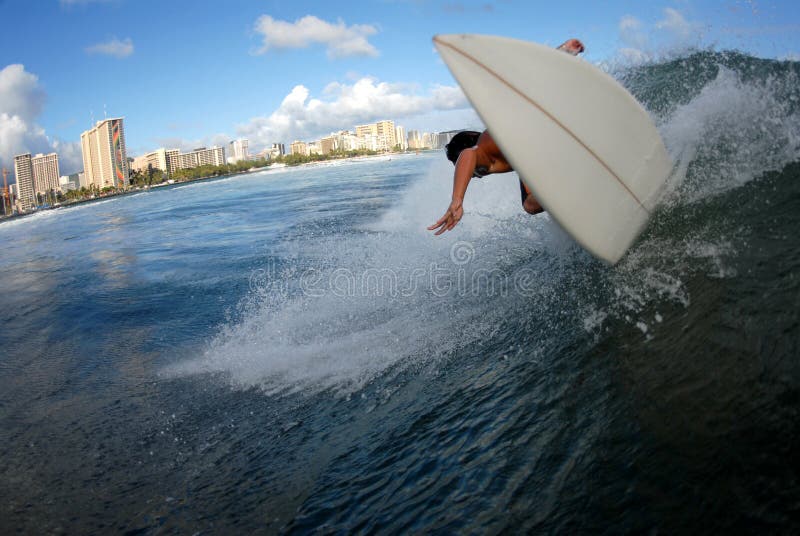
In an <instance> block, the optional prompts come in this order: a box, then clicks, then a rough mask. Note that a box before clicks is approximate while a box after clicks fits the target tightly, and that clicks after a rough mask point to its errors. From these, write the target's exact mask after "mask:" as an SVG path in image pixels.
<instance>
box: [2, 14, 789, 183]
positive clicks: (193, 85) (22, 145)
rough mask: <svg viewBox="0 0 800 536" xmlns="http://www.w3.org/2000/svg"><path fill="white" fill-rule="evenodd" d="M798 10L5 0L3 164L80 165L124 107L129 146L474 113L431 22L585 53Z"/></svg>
mask: <svg viewBox="0 0 800 536" xmlns="http://www.w3.org/2000/svg"><path fill="white" fill-rule="evenodd" d="M156 8H157V9H156ZM799 11H800V8H798V7H797V6H796V5H795V4H794V3H792V2H788V1H771V2H766V1H757V2H756V1H750V2H747V1H739V0H732V1H718V2H709V1H705V2H699V1H691V0H682V1H664V2H660V3H656V4H646V5H643V4H642V3H638V2H633V1H627V0H615V1H612V2H608V3H605V4H604V5H603V6H596V5H586V6H581V8H580V10H578V11H576V10H575V9H574V7H573V6H571V5H564V6H555V5H549V4H536V3H529V2H528V3H526V2H516V1H504V2H496V3H491V2H490V3H487V2H470V1H462V2H449V1H448V2H438V1H413V2H412V1H403V0H394V1H389V0H385V1H382V2H371V3H360V4H350V5H345V4H336V5H329V4H326V3H322V2H306V3H303V5H301V6H298V5H293V4H290V3H280V4H278V3H276V4H260V3H258V4H257V3H253V2H244V1H241V2H238V1H233V2H230V3H227V4H226V5H225V8H224V9H220V8H219V5H218V4H215V3H211V2H188V1H182V0H181V1H174V2H169V3H168V4H165V5H162V4H161V3H157V2H151V1H149V0H143V1H140V2H135V3H134V2H131V1H130V0H60V1H59V0H49V1H46V2H45V1H43V2H41V3H40V4H37V6H36V9H32V8H31V7H30V4H29V3H26V2H23V1H22V0H7V1H5V2H2V3H0V20H6V21H12V20H13V21H14V24H7V25H6V27H5V28H4V32H1V33H0V165H2V166H5V167H9V168H10V167H12V166H13V156H14V155H16V154H23V153H26V152H30V153H32V154H36V153H45V154H48V153H51V152H57V153H58V154H59V156H60V159H61V165H62V168H63V169H62V171H63V172H65V173H74V172H77V171H80V167H81V160H82V159H81V151H80V133H81V132H83V131H85V130H87V129H88V128H91V127H92V126H93V125H94V123H95V122H96V121H97V120H102V119H104V118H105V117H116V116H126V117H128V118H129V120H130V121H129V123H128V124H126V130H127V132H126V134H127V137H128V150H129V153H131V154H143V153H144V152H147V151H149V150H151V148H152V147H177V148H179V149H181V150H184V151H186V150H190V149H192V148H195V147H200V146H205V147H209V146H214V145H217V146H225V145H226V144H227V143H228V142H229V141H230V140H231V139H236V138H240V137H244V138H248V139H249V140H250V142H251V144H252V145H253V146H254V147H256V146H257V147H270V146H271V144H273V143H291V142H292V141H294V140H295V139H302V138H306V139H310V138H317V137H321V136H324V135H326V134H327V133H329V132H333V131H336V130H337V129H338V128H341V125H359V124H363V123H369V122H374V121H378V120H380V119H381V118H382V117H387V116H388V117H393V118H394V119H395V120H396V121H400V122H402V124H404V125H405V126H406V127H407V129H409V130H420V131H429V132H438V131H445V130H449V129H454V128H460V127H479V126H480V120H479V119H478V118H477V116H476V115H475V113H474V112H473V111H472V109H471V107H470V106H469V104H468V103H467V101H466V99H465V98H464V96H463V93H462V92H461V90H460V89H459V88H458V86H457V84H456V83H455V82H454V81H453V79H452V77H451V76H450V74H449V72H448V71H447V69H446V67H445V66H444V65H443V63H442V62H441V60H440V59H439V58H438V57H437V56H436V54H435V52H434V50H433V47H432V45H431V41H430V39H431V37H432V36H433V35H434V34H436V33H451V32H476V33H493V34H499V35H507V36H510V37H516V38H521V39H528V40H534V41H538V42H542V43H545V44H549V45H557V44H559V43H560V42H561V41H563V40H564V39H566V38H568V37H579V38H581V39H582V40H583V41H584V42H585V44H586V47H587V51H586V54H585V55H584V56H585V59H586V61H590V62H593V63H604V62H619V61H622V62H636V61H645V60H647V59H649V58H654V57H658V56H659V55H660V54H664V53H667V52H669V51H671V50H672V51H674V50H680V49H685V48H686V47H700V48H716V49H723V48H736V49H741V50H744V51H746V52H749V53H751V54H754V55H758V56H763V57H774V58H779V59H797V58H798V57H800V55H799V54H800V37H798V36H799V35H800V32H798V30H799V29H800V14H798V12H799ZM154 13H155V14H157V15H156V16H153V14H154ZM176 21H179V22H176ZM112 22H113V23H112ZM32 35H35V36H36V39H32V38H31V36H32Z"/></svg>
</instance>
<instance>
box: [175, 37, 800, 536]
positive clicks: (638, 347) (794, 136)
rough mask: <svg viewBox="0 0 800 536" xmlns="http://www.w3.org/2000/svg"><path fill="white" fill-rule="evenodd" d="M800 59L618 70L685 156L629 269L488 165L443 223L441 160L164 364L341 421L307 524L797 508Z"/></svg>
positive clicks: (738, 514)
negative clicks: (454, 219)
mask: <svg viewBox="0 0 800 536" xmlns="http://www.w3.org/2000/svg"><path fill="white" fill-rule="evenodd" d="M798 75H800V68H798V64H797V63H795V62H776V61H770V60H760V59H756V58H752V57H748V56H745V55H742V54H738V53H710V52H698V53H695V54H692V55H689V56H686V57H682V58H678V59H674V60H670V61H667V62H663V63H659V64H653V65H647V66H644V67H639V68H636V69H629V70H627V71H625V72H620V73H617V76H618V77H619V78H620V79H621V80H622V81H623V83H624V84H626V85H627V86H628V87H629V89H630V90H631V91H632V92H633V93H634V94H635V95H636V96H637V97H638V98H639V99H640V100H641V101H642V102H643V103H644V105H645V106H646V107H647V108H648V109H649V110H650V111H651V113H653V115H654V117H655V118H656V121H657V124H658V126H659V129H660V131H661V132H662V134H663V137H664V139H665V142H666V145H667V147H668V150H669V152H670V153H671V155H672V156H673V158H674V160H675V162H676V173H675V175H674V176H673V178H672V179H671V182H670V184H669V188H668V191H667V192H666V193H665V196H664V198H663V200H662V202H661V205H660V208H659V210H658V211H657V214H656V215H655V217H654V218H653V221H652V223H651V225H650V226H649V227H648V229H647V230H646V232H645V234H644V235H643V236H642V237H641V239H640V240H639V242H638V243H637V244H636V245H635V246H634V247H633V248H632V250H631V251H630V252H629V253H628V255H627V256H626V257H625V258H624V259H623V261H622V262H621V263H620V264H619V265H618V266H617V267H615V268H607V267H604V266H602V265H601V264H599V263H598V262H596V261H595V260H594V259H592V258H590V257H589V256H588V255H587V254H586V253H585V252H584V251H582V250H581V249H580V248H578V247H577V246H575V245H574V244H573V243H572V241H571V240H570V239H569V238H568V237H567V236H566V235H565V234H564V233H563V232H562V231H561V230H560V229H559V228H558V227H557V226H556V225H555V224H554V223H553V222H552V221H551V220H550V219H549V218H547V216H543V217H538V218H530V217H529V216H527V215H524V214H521V211H520V209H519V207H518V206H517V203H518V201H517V197H516V182H515V181H516V178H515V177H506V178H491V179H490V180H486V181H482V182H481V181H473V185H472V186H471V187H470V188H471V189H470V194H469V196H468V202H467V204H466V214H467V216H466V217H465V219H464V221H463V223H462V224H461V225H460V227H459V228H457V229H456V230H455V231H454V232H451V233H449V234H448V235H447V236H446V237H445V238H443V239H434V238H432V237H431V236H429V235H428V234H427V233H426V232H425V231H424V230H423V227H424V225H425V224H427V223H429V222H432V221H433V220H435V219H436V217H438V215H439V212H440V211H441V210H442V209H443V208H444V207H445V205H446V201H447V199H448V198H449V188H450V183H449V180H448V179H449V177H450V176H451V168H450V167H449V165H448V164H447V163H445V162H443V161H442V160H443V159H441V160H440V161H433V162H432V163H431V164H430V168H429V169H428V171H427V173H425V174H424V175H423V176H421V177H418V178H416V179H415V180H413V181H412V182H411V183H410V184H409V186H408V187H407V188H400V189H399V190H398V191H397V194H396V196H395V195H393V196H392V198H391V199H390V200H389V201H388V203H387V205H388V208H387V209H386V210H384V211H382V212H380V214H379V215H377V216H376V217H375V218H373V219H363V218H358V217H356V221H354V222H348V221H347V217H342V218H341V219H335V220H327V219H324V220H322V221H324V222H325V223H320V221H319V220H317V221H316V223H315V224H314V225H313V226H312V227H310V228H309V227H301V228H297V229H294V230H293V232H292V233H289V234H288V235H287V236H286V237H285V238H284V240H283V241H282V242H280V244H279V245H278V246H276V247H277V250H276V251H271V252H270V260H269V266H267V267H265V269H264V270H263V271H262V272H260V273H259V274H258V276H257V277H256V280H257V281H256V282H255V288H254V290H253V293H252V294H251V295H250V296H249V297H248V300H247V303H246V306H245V307H244V308H243V312H242V316H241V318H239V319H238V320H236V321H234V322H231V323H229V324H226V325H225V326H223V328H222V330H221V332H220V333H219V334H218V335H217V336H216V337H215V338H214V339H213V340H212V341H211V343H210V344H209V346H208V348H207V349H206V350H205V351H204V352H203V354H202V355H201V356H199V357H198V358H196V359H192V360H188V361H183V362H181V363H180V364H178V365H177V366H175V367H173V368H171V369H170V370H169V374H173V375H178V376H181V375H193V374H197V373H214V374H218V375H221V376H220V377H222V378H224V379H225V381H227V382H229V383H230V385H232V386H234V387H236V388H238V389H245V390H249V389H253V388H255V389H257V390H259V391H260V392H263V393H265V394H267V395H270V396H278V397H291V396H296V395H300V396H302V397H304V398H311V399H314V400H326V401H327V402H320V404H331V405H332V406H333V407H334V408H337V409H335V410H330V413H328V412H323V413H325V414H326V415H328V416H331V415H333V414H338V413H339V412H344V413H345V414H348V415H351V418H352V419H353V423H351V424H341V425H340V426H336V425H334V426H333V428H334V429H335V430H336V434H343V435H350V434H352V433H354V431H356V432H355V436H356V437H355V438H351V439H346V440H345V439H340V441H339V442H340V445H339V448H338V449H336V455H335V456H334V457H333V459H331V460H330V461H327V462H326V464H327V465H326V466H325V468H324V469H322V470H321V472H320V474H319V481H318V484H317V485H316V486H315V487H314V490H313V492H312V493H311V494H310V495H309V497H308V498H307V499H306V500H305V501H304V502H303V504H302V506H301V509H300V515H298V516H297V517H295V518H294V520H293V521H292V522H291V523H290V524H289V525H288V527H289V528H290V529H292V530H297V531H299V532H302V531H305V530H307V529H310V528H312V527H317V526H320V525H322V526H325V527H329V528H331V529H332V530H336V529H352V528H358V529H366V530H375V529H384V528H388V529H390V530H406V529H414V528H423V527H441V528H443V529H446V530H464V529H467V530H470V529H472V530H476V529H477V530H499V529H515V530H516V529H520V528H522V529H526V530H547V531H551V530H552V531H561V530H574V529H581V530H586V529H592V528H597V527H600V526H604V522H611V520H614V521H613V522H614V523H617V522H619V523H621V525H622V526H623V527H625V528H626V529H630V530H642V529H652V528H655V529H658V528H664V529H667V530H668V531H671V530H672V529H678V530H680V529H683V530H686V529H691V528H697V527H700V526H705V525H704V523H706V522H707V517H706V516H707V514H708V512H713V513H714V515H713V517H714V519H715V521H714V523H715V524H716V527H718V528H720V529H722V528H726V527H734V526H740V523H742V522H744V523H745V524H746V525H747V526H750V527H752V528H762V527H771V526H773V525H772V523H773V522H774V523H776V525H774V526H777V527H781V526H782V525H781V524H782V523H784V522H789V520H790V519H793V521H792V522H791V523H796V522H797V518H796V517H794V518H791V515H790V512H791V508H792V507H791V504H792V501H795V500H796V499H797V498H798V497H797V492H796V488H792V487H791V485H790V482H792V480H791V479H792V478H794V476H796V475H797V473H796V471H795V469H796V466H794V469H791V470H789V468H788V467H787V464H788V463H789V462H788V460H787V458H786V456H785V455H786V451H785V448H784V447H782V446H780V445H787V444H789V443H787V442H790V441H791V438H796V434H797V431H798V428H797V422H798V421H797V420H796V419H794V418H793V417H792V416H793V415H796V410H797V405H796V404H797V400H798V398H797V395H798V390H797V388H798V379H799V377H798V371H799V370H800V369H798V365H797V355H798V352H797V345H798V310H799V309H798V307H797V305H798V296H799V295H800V294H798V280H797V275H796V274H799V273H800V270H798V268H800V264H799V263H800V260H799V259H800V257H798V251H800V250H799V249H798V245H800V242H799V241H798V238H797V232H796V230H797V225H798V215H800V197H798V192H800V183H798V179H800V174H799V172H800V116H799V115H798V113H799V110H798V106H800V84H798V81H799V80H798ZM354 188H357V186H354ZM334 197H336V196H335V195H334ZM363 202H364V201H363V200H362V201H359V202H357V203H354V205H353V206H352V212H351V213H357V212H358V210H360V208H359V207H361V206H363V205H362V203H363ZM347 210H349V209H347ZM347 210H345V212H347ZM348 217H349V216H348ZM437 277H438V279H437V280H436V281H434V279H435V278H437ZM287 285H288V286H287ZM315 396H321V397H322V398H314V397H315ZM328 397H332V398H328ZM316 407H317V409H319V406H316ZM340 419H341V418H340ZM317 420H318V422H326V423H327V422H328V421H327V420H326V418H325V417H319V418H318V419H317ZM334 420H335V419H334ZM344 420H347V419H344ZM320 426H322V427H323V428H325V429H327V428H328V424H325V425H320ZM754 459H759V460H761V462H760V463H756V464H755V466H753V465H752V464H753V460H754ZM785 470H788V472H784V471H785ZM759 479H766V480H767V482H768V483H767V484H766V488H767V489H771V490H772V491H774V492H775V493H776V494H777V495H775V496H777V497H778V498H777V499H776V503H775V504H772V505H771V506H767V503H768V500H767V498H766V495H767V494H766V493H765V491H764V489H765V488H759V486H756V485H754V482H756V481H758V480H759ZM735 489H739V490H741V489H743V490H745V491H744V493H743V494H742V495H739V494H738V493H739V492H737V491H733V490H735ZM792 489H794V491H792ZM611 497H614V499H613V500H612V499H611ZM765 509H766V510H765ZM767 511H769V512H770V515H766V512H767ZM633 512H635V513H633ZM676 512H680V513H676ZM773 514H775V515H776V516H777V517H772V515H773ZM791 523H790V524H791ZM792 526H796V525H792Z"/></svg>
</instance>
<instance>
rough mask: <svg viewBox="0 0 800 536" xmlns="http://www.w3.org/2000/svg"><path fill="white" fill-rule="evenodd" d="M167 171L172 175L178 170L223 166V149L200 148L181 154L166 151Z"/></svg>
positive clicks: (171, 150) (174, 150) (173, 150)
mask: <svg viewBox="0 0 800 536" xmlns="http://www.w3.org/2000/svg"><path fill="white" fill-rule="evenodd" d="M165 155H166V156H165V158H166V166H167V170H168V171H169V172H170V173H172V172H173V171H177V170H179V169H192V168H196V167H200V166H224V165H225V149H224V148H222V147H211V148H208V149H206V148H205V147H200V148H199V149H195V150H194V151H190V152H188V153H181V152H179V151H178V150H177V149H170V150H167V151H166V153H165Z"/></svg>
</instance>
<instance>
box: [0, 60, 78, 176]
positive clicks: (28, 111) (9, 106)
mask: <svg viewBox="0 0 800 536" xmlns="http://www.w3.org/2000/svg"><path fill="white" fill-rule="evenodd" d="M45 98H46V95H45V93H44V91H43V90H42V88H41V87H40V86H39V79H38V77H37V76H36V75H35V74H32V73H29V72H27V71H26V70H25V67H24V66H22V65H18V64H15V65H8V66H6V67H5V68H3V69H2V70H0V166H3V167H6V168H9V169H11V170H13V169H14V156H15V155H18V154H21V153H26V152H30V153H34V154H35V153H39V152H52V151H53V150H57V152H59V153H61V152H62V151H63V152H64V154H63V155H62V154H59V162H60V167H61V171H62V172H64V173H71V172H74V171H78V170H80V169H81V168H82V167H83V164H82V162H81V158H80V147H79V145H78V144H77V143H76V144H65V143H63V142H60V141H59V140H54V141H51V140H50V139H49V138H48V137H47V134H46V133H45V131H44V129H43V128H42V127H40V126H39V125H37V124H36V122H35V121H36V119H37V118H38V117H39V115H40V114H41V112H42V109H43V107H44V101H45ZM75 145H78V148H77V155H78V157H77V158H76V157H75V154H76V152H75V149H76V148H75Z"/></svg>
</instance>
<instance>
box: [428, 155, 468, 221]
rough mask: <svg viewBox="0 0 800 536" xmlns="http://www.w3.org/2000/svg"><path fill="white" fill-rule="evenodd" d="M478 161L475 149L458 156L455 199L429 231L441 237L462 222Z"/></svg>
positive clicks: (454, 183) (453, 198)
mask: <svg viewBox="0 0 800 536" xmlns="http://www.w3.org/2000/svg"><path fill="white" fill-rule="evenodd" d="M476 161H477V156H476V150H475V148H474V147H472V148H470V149H464V150H463V151H461V154H460V155H459V156H458V161H457V162H456V170H455V173H454V174H453V197H452V199H451V201H450V206H449V207H447V210H446V211H445V213H444V216H442V217H441V218H439V219H438V220H437V221H436V223H434V224H433V225H431V226H430V227H428V230H429V231H433V230H436V232H435V233H434V234H435V235H440V234H442V233H443V232H445V231H449V230H450V229H452V228H453V227H455V226H456V224H457V223H458V222H459V221H461V217H462V216H464V208H463V206H462V205H463V203H464V195H465V194H466V193H467V186H469V181H470V179H472V173H473V171H474V170H475V163H476Z"/></svg>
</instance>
